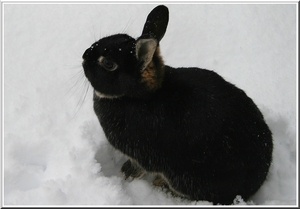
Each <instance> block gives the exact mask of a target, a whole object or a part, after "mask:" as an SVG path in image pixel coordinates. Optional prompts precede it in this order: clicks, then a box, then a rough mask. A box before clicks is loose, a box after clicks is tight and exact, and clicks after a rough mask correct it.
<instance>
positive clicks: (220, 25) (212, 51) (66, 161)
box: [3, 4, 298, 206]
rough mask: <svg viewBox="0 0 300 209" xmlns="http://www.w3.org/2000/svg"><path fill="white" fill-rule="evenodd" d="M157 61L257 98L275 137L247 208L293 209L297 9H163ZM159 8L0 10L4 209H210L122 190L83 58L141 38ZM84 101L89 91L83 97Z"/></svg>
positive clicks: (151, 192)
mask: <svg viewBox="0 0 300 209" xmlns="http://www.w3.org/2000/svg"><path fill="white" fill-rule="evenodd" d="M166 5H167V6H168V8H169V11H170V21H169V26H168V29H167V32H166V34H165V37H164V38H163V40H162V41H161V43H160V44H161V50H162V55H163V57H164V60H165V63H166V64H168V65H171V66H174V67H180V66H198V67H201V68H207V69H211V70H214V71H216V72H217V73H219V74H220V75H222V76H223V77H224V78H226V79H227V80H228V81H230V82H232V83H234V84H235V85H237V86H238V87H240V88H242V89H244V90H245V92H246V93H247V94H248V95H249V96H250V97H251V98H253V100H254V101H255V102H256V104H257V105H258V106H259V108H260V109H261V110H262V112H263V114H264V115H265V118H266V121H267V123H268V124H269V126H270V128H271V130H272V131H273V135H274V146H275V148H274V154H273V164H272V166H271V169H270V173H269V176H268V179H267V181H266V182H265V184H264V185H263V186H262V188H261V189H260V190H259V191H258V193H257V194H256V195H255V196H254V197H253V198H252V199H251V200H250V201H248V202H247V204H250V205H253V204H255V205H295V204H297V197H296V194H297V178H296V171H297V166H296V163H297V160H296V157H297V142H296V137H297V128H296V125H297V120H296V115H297V111H296V107H297V103H296V102H297V101H296V93H297V91H296V87H297V80H296V79H297V77H298V76H297V69H296V35H297V34H296V20H297V18H296V16H297V11H296V7H297V5H296V4H284V5H282V4H239V5H236V4H192V5H187V4H186V5H183V4H166ZM155 6H156V4H121V5H120V4H113V5H112V4H110V5H104V4H4V5H3V7H4V8H3V11H4V21H3V22H4V26H3V27H4V32H3V33H4V34H3V35H4V69H3V75H4V97H3V98H4V133H3V140H4V143H3V145H4V147H3V150H4V154H3V156H4V161H3V163H4V204H5V206H9V205H93V206H95V205H130V204H134V205H137V204H138V205H202V204H204V205H211V203H209V202H203V201H198V202H195V201H192V202H191V201H188V200H182V199H180V198H173V197H172V196H171V195H170V194H166V193H165V192H164V191H162V190H161V189H159V188H156V187H153V186H152V185H151V182H150V180H149V179H150V177H149V176H145V177H144V178H142V179H139V180H133V181H131V182H130V181H128V180H126V181H125V180H124V179H123V178H122V175H121V173H120V172H119V170H120V167H121V165H122V163H123V162H124V161H125V160H126V158H125V157H124V156H123V155H122V154H121V153H119V152H118V151H116V150H114V149H113V148H112V147H111V146H110V145H109V144H108V142H107V141H106V139H105V137H104V134H103V132H102V129H101V127H100V125H99V123H98V121H97V118H96V116H95V114H94V112H93V109H92V88H91V87H89V83H88V82H87V80H86V79H85V77H84V74H83V70H82V67H81V61H82V59H81V56H82V54H83V52H84V50H85V49H86V48H88V47H89V46H90V45H91V44H92V43H93V42H94V41H96V40H98V39H99V38H101V37H103V36H107V35H111V34H114V33H120V32H125V33H128V34H129V35H131V36H133V37H138V36H139V35H140V33H141V31H142V28H143V24H144V21H145V19H146V17H147V15H148V13H149V12H150V11H151V10H152V9H153V8H154V7H155ZM87 90H88V91H87Z"/></svg>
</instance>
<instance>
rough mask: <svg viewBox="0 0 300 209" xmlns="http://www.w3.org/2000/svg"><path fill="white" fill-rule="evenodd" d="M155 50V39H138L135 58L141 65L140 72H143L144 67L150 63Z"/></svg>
mask: <svg viewBox="0 0 300 209" xmlns="http://www.w3.org/2000/svg"><path fill="white" fill-rule="evenodd" d="M156 48H157V42H156V40H155V39H152V38H150V39H139V40H138V41H137V43H136V50H135V51H136V57H137V59H138V60H139V61H140V62H141V63H143V66H142V68H141V70H144V69H145V67H146V66H148V64H149V63H150V62H151V61H152V58H153V55H154V52H155V50H156Z"/></svg>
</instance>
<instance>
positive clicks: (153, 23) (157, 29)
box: [140, 5, 169, 42]
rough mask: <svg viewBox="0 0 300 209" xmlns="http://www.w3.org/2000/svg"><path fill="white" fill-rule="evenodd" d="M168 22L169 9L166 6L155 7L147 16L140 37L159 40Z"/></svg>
mask: <svg viewBox="0 0 300 209" xmlns="http://www.w3.org/2000/svg"><path fill="white" fill-rule="evenodd" d="M168 22H169V10H168V8H167V7H166V6H164V5H160V6H157V7H155V8H154V9H153V10H152V11H151V12H150V14H149V15H148V17H147V20H146V23H145V25H144V29H143V32H142V35H141V37H140V38H154V39H156V40H157V42H159V41H160V40H161V39H162V38H163V36H164V35H165V32H166V30H167V26H168Z"/></svg>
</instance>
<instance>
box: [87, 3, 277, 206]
mask: <svg viewBox="0 0 300 209" xmlns="http://www.w3.org/2000/svg"><path fill="white" fill-rule="evenodd" d="M150 14H151V15H149V16H150V17H151V18H150V19H149V17H148V19H147V21H146V24H147V25H148V27H150V28H151V24H155V25H158V28H159V30H158V31H157V32H155V34H156V35H155V34H154V35H153V34H149V30H145V29H144V30H143V33H142V36H141V37H140V38H138V39H137V40H135V39H133V38H131V37H129V36H128V35H125V34H117V35H113V36H110V37H106V38H103V39H101V40H99V41H98V42H96V43H95V44H93V46H92V47H90V48H89V49H87V50H86V52H85V53H84V55H83V59H84V62H83V68H84V72H85V74H86V76H87V78H88V79H89V81H90V82H91V84H92V86H93V87H94V89H95V94H94V110H95V113H96V115H97V117H98V119H99V121H100V124H101V126H102V128H103V130H104V132H105V135H106V137H107V139H108V141H109V142H110V143H111V144H112V145H113V146H114V147H115V148H116V149H118V150H120V151H121V152H123V153H124V154H126V155H127V156H128V157H129V161H127V162H126V163H125V164H124V165H123V167H122V172H124V173H125V177H126V178H127V177H129V176H132V177H138V176H140V175H142V174H143V173H145V172H152V173H156V174H159V175H160V176H161V178H162V180H163V181H164V182H165V184H167V186H168V187H169V189H170V190H171V191H172V192H174V193H175V194H177V195H180V196H183V197H185V198H189V199H192V200H207V201H211V202H213V203H214V204H217V203H220V204H232V203H233V200H234V199H235V197H236V196H237V195H241V196H242V198H243V199H244V200H247V199H248V198H249V197H250V196H252V195H253V194H254V193H255V192H256V191H257V190H258V189H259V188H260V186H261V185H262V184H263V182H264V181H265V179H266V176H267V174H268V170H269V166H270V164H271V160H272V150H273V143H272V134H271V131H270V129H269V128H268V126H267V124H266V123H265V121H264V118H263V115H262V114H261V112H260V111H259V109H258V108H257V106H256V105H255V104H254V102H253V101H252V100H251V99H250V98H249V97H248V96H247V95H246V94H245V93H244V91H242V90H241V89H239V88H237V87H235V86H234V85H233V84H231V83H229V82H227V81H225V80H224V79H223V78H222V77H221V76H219V75H218V74H216V73H215V72H213V71H209V70H205V69H199V68H172V67H169V66H166V65H164V64H163V61H162V58H161V57H160V54H159V40H160V39H161V38H162V36H163V35H164V32H165V30H166V27H167V21H165V20H168V9H167V8H166V7H164V6H159V7H157V8H155V9H154V10H153V11H152V12H151V13H150ZM156 15H157V17H156V18H155V16H156ZM159 17H161V18H163V19H164V21H158V22H155V21H156V20H159V19H160V18H159ZM154 20H155V21H154ZM153 21H154V22H153ZM164 25H165V26H164ZM141 40H142V41H141ZM137 45H139V46H141V47H137ZM136 47H137V50H138V51H136ZM153 47H154V48H155V50H154V51H153V53H152V52H147V50H145V49H149V50H151V49H152V48H153ZM144 51H145V52H144ZM100 56H103V57H105V58H107V59H110V60H113V62H114V63H116V64H117V66H118V68H117V69H116V70H114V71H108V70H107V69H104V68H103V67H102V65H101V63H100V64H99V59H98V58H99V57H100ZM140 57H143V58H140ZM147 57H150V58H151V60H149V59H147ZM145 63H148V64H147V65H146V66H145ZM153 86H154V88H152V87H153ZM157 182H160V181H157Z"/></svg>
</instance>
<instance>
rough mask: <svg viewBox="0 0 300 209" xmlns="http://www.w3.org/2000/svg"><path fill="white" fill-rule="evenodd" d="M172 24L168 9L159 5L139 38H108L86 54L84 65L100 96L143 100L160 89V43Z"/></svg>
mask: <svg viewBox="0 0 300 209" xmlns="http://www.w3.org/2000/svg"><path fill="white" fill-rule="evenodd" d="M168 21H169V12H168V8H167V7H165V6H157V7H156V8H154V9H153V10H152V11H151V13H150V14H149V15H148V17H147V20H146V23H145V25H144V29H143V32H142V35H141V36H140V37H139V38H137V39H134V38H132V37H130V36H128V35H126V34H116V35H112V36H108V37H105V38H102V39H100V40H99V41H97V42H95V43H94V44H93V45H92V46H91V47H90V48H88V49H87V50H86V51H85V52H84V54H83V56H82V57H83V64H82V65H83V68H84V72H85V75H86V77H87V78H88V80H89V81H90V83H91V85H92V86H93V87H94V89H95V93H96V95H98V96H99V97H104V98H116V97H121V96H129V97H139V96H143V95H144V94H145V93H149V92H154V91H155V90H157V89H158V88H160V86H161V83H162V80H163V76H164V64H163V60H162V58H161V56H160V52H159V41H160V40H161V39H162V38H163V36H164V34H165V32H166V29H167V25H168Z"/></svg>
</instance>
